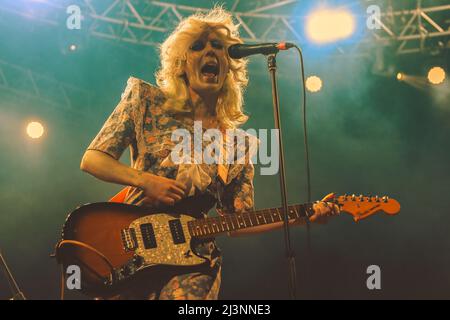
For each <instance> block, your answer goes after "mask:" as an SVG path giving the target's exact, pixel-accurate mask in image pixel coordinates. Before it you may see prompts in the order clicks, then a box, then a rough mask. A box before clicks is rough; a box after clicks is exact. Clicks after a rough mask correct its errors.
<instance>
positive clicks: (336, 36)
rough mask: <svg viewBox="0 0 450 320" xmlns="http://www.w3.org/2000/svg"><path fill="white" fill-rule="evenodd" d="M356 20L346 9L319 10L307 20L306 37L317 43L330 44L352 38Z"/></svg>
mask: <svg viewBox="0 0 450 320" xmlns="http://www.w3.org/2000/svg"><path fill="white" fill-rule="evenodd" d="M355 24H356V23H355V18H354V16H353V15H352V14H351V12H349V11H348V10H345V9H317V10H316V11H313V12H312V13H311V14H310V15H309V16H308V17H307V18H306V35H307V37H308V38H309V39H310V40H311V41H313V42H316V43H329V42H334V41H338V40H341V39H345V38H348V37H350V36H351V35H352V34H353V32H354V31H355Z"/></svg>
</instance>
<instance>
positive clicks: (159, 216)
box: [56, 198, 208, 297]
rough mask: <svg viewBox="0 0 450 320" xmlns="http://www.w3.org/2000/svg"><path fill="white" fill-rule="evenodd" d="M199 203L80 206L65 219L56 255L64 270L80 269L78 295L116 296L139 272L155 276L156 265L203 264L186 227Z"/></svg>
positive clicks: (102, 203)
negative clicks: (170, 205)
mask: <svg viewBox="0 0 450 320" xmlns="http://www.w3.org/2000/svg"><path fill="white" fill-rule="evenodd" d="M198 203H199V202H198V201H193V199H190V198H187V199H186V200H185V201H182V202H180V203H179V204H178V205H177V206H174V207H166V208H160V209H148V208H144V207H139V206H135V205H129V204H123V203H111V202H99V203H93V204H87V205H84V206H81V207H79V208H77V209H76V210H75V211H73V212H72V213H71V214H70V215H69V216H68V218H67V220H66V222H65V224H64V227H63V232H62V240H61V241H60V242H59V243H58V245H57V249H56V256H57V258H58V260H59V262H60V263H62V265H63V267H64V270H66V269H67V267H68V266H69V265H77V266H79V267H80V270H81V291H82V292H84V293H86V294H88V295H92V296H96V297H109V296H112V295H115V294H117V292H118V291H119V290H120V289H121V288H122V287H123V285H124V284H125V283H128V284H130V283H131V282H132V280H133V278H137V277H136V276H137V275H138V274H143V273H144V272H143V271H144V270H145V274H146V276H147V277H151V274H150V275H149V274H148V273H151V272H152V270H153V269H154V270H155V272H159V270H160V268H159V267H158V266H165V269H170V270H172V271H173V270H174V268H170V267H177V269H182V268H183V267H192V266H199V265H202V264H205V263H206V262H208V261H207V260H206V259H205V258H203V257H200V256H199V255H197V254H196V253H195V250H193V249H192V248H193V247H195V243H196V241H199V240H196V239H192V238H191V236H190V232H189V230H188V227H187V223H188V222H189V221H191V220H195V218H194V216H196V215H197V216H198V215H199V213H201V212H202V211H204V210H202V209H206V210H207V209H208V208H199V207H198ZM203 203H204V202H203ZM181 212H186V213H187V214H183V213H181ZM167 267H168V268H167Z"/></svg>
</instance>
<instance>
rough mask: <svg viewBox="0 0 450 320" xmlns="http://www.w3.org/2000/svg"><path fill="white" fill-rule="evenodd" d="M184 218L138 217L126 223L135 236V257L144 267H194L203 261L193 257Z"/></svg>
mask: <svg viewBox="0 0 450 320" xmlns="http://www.w3.org/2000/svg"><path fill="white" fill-rule="evenodd" d="M191 220H194V218H192V217H190V216H187V215H170V214H165V213H157V214H152V215H148V216H144V217H141V218H139V219H136V220H134V221H133V222H132V223H131V224H130V229H132V230H134V233H135V235H136V242H137V245H136V250H135V254H137V255H138V256H140V257H142V258H143V260H144V263H143V264H144V265H146V266H149V265H158V264H163V265H173V266H195V265H200V264H203V263H205V261H206V259H205V258H202V257H199V256H198V255H196V254H195V252H194V250H193V249H192V247H191V240H192V238H191V235H190V234H189V230H188V226H187V223H188V221H191Z"/></svg>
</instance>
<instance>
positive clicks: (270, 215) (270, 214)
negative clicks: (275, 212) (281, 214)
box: [267, 210, 275, 222]
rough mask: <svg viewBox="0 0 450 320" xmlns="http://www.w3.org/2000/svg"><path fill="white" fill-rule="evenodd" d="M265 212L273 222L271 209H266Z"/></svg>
mask: <svg viewBox="0 0 450 320" xmlns="http://www.w3.org/2000/svg"><path fill="white" fill-rule="evenodd" d="M267 213H268V214H269V217H270V219H271V220H272V222H275V220H274V219H273V216H272V211H271V210H268V212H267Z"/></svg>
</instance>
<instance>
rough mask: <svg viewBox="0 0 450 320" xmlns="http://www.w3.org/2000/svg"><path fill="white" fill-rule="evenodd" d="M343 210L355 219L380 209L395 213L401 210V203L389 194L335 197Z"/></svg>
mask: <svg viewBox="0 0 450 320" xmlns="http://www.w3.org/2000/svg"><path fill="white" fill-rule="evenodd" d="M334 202H336V203H337V204H338V205H339V206H340V208H341V211H344V212H346V213H348V214H351V215H352V216H353V220H355V222H356V221H359V220H361V219H365V218H367V217H369V216H371V215H373V214H374V213H376V212H378V211H384V212H385V213H386V214H388V215H395V214H397V213H398V212H399V211H400V203H399V202H398V201H397V200H395V199H392V198H389V197H388V196H383V197H378V196H374V197H372V196H363V195H359V196H355V195H351V196H349V195H343V196H339V197H337V198H335V199H334Z"/></svg>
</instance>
